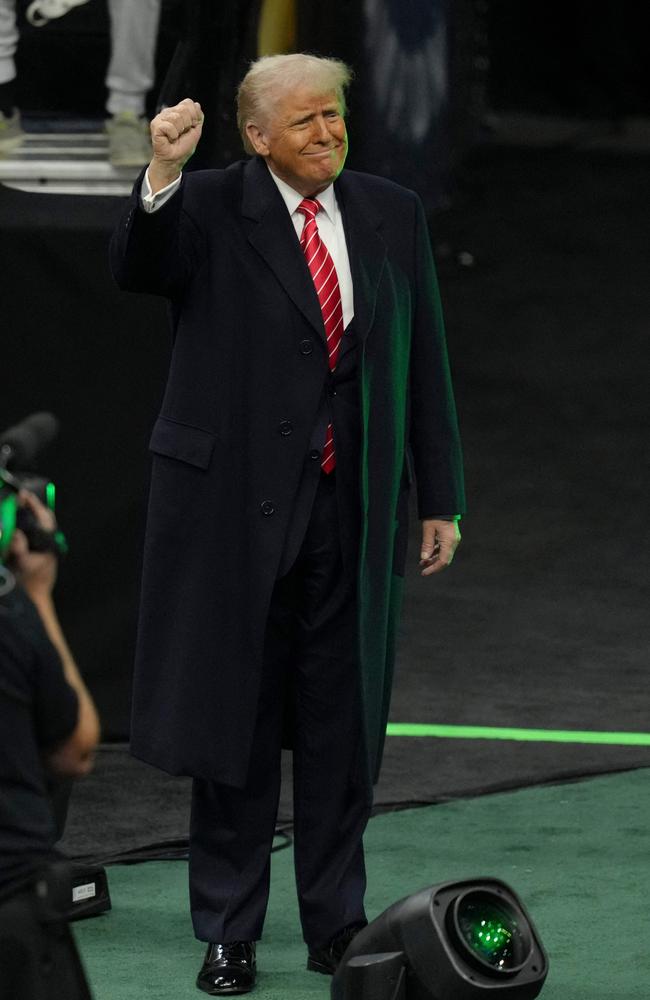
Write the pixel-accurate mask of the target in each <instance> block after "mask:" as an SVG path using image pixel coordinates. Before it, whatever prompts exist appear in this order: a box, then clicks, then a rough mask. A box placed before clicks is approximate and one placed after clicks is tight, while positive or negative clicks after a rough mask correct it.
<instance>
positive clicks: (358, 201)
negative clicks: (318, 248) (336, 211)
mask: <svg viewBox="0 0 650 1000" xmlns="http://www.w3.org/2000/svg"><path fill="white" fill-rule="evenodd" d="M335 190H336V195H337V199H338V201H339V205H340V206H341V211H342V213H343V225H344V228H345V237H346V240H347V245H348V256H349V258H350V270H351V272H352V285H353V288H354V318H355V326H356V328H357V334H358V336H359V338H360V339H361V340H362V341H363V340H365V339H366V337H367V336H368V332H369V330H370V328H371V326H372V323H373V320H374V318H375V307H376V304H377V289H378V287H379V280H380V278H381V274H382V271H383V269H384V265H385V263H386V244H385V242H384V240H383V238H382V236H381V235H380V233H379V229H380V227H381V221H382V220H381V216H380V215H379V214H378V212H377V210H376V208H375V206H374V205H372V204H371V203H370V201H369V200H368V198H367V196H366V194H365V192H364V191H363V188H362V187H361V185H360V184H359V181H358V178H357V177H356V176H355V174H354V173H349V172H347V171H343V173H342V174H341V176H340V177H339V179H338V180H337V181H336V184H335Z"/></svg>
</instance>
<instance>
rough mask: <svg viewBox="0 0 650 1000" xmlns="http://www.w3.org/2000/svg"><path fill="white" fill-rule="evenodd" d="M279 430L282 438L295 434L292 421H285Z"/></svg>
mask: <svg viewBox="0 0 650 1000" xmlns="http://www.w3.org/2000/svg"><path fill="white" fill-rule="evenodd" d="M278 430H279V431H280V434H281V435H282V437H287V436H288V435H289V434H292V433H293V424H292V423H291V421H290V420H283V421H282V423H281V424H280V426H279V427H278Z"/></svg>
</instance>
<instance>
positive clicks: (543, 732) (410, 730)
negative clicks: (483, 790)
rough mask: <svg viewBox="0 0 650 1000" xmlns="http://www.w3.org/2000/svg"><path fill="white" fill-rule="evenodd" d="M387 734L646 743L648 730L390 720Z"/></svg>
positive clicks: (614, 743) (538, 740)
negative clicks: (624, 730)
mask: <svg viewBox="0 0 650 1000" xmlns="http://www.w3.org/2000/svg"><path fill="white" fill-rule="evenodd" d="M386 734H387V735H388V736H419V737H423V736H429V737H431V736H433V737H435V738H437V739H443V740H447V739H451V740H519V741H524V742H529V743H602V744H610V745H613V746H617V745H618V746H629V747H648V746H650V733H604V732H603V733H601V732H595V731H592V730H565V729H505V728H500V727H498V726H439V725H436V724H433V725H429V724H425V723H416V722H413V723H411V722H389V723H388V725H387V727H386Z"/></svg>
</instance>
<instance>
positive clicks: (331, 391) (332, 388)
mask: <svg viewBox="0 0 650 1000" xmlns="http://www.w3.org/2000/svg"><path fill="white" fill-rule="evenodd" d="M327 395H328V396H336V386H335V385H328V387H327Z"/></svg>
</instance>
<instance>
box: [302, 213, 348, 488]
mask: <svg viewBox="0 0 650 1000" xmlns="http://www.w3.org/2000/svg"><path fill="white" fill-rule="evenodd" d="M321 208H322V205H321V204H320V203H319V202H318V201H316V199H315V198H303V200H302V201H301V202H300V204H299V205H298V211H299V212H302V214H303V215H304V216H305V225H304V227H303V230H302V233H301V235H300V246H301V247H302V252H303V253H304V255H305V258H306V260H307V267H308V268H309V271H310V274H311V276H312V278H313V279H314V285H315V286H316V294H317V295H318V301H319V302H320V308H321V312H322V314H323V323H324V324H325V336H326V337H327V350H328V355H329V366H330V371H334V369H335V368H336V362H337V360H338V356H339V349H340V346H341V338H342V336H343V307H342V305H341V290H340V289H339V279H338V277H337V274H336V268H335V267H334V261H333V260H332V258H331V256H330V253H329V250H328V249H327V247H326V246H325V244H324V243H323V241H322V240H321V238H320V233H319V232H318V226H317V225H316V216H317V215H318V213H319V212H320V210H321ZM320 464H321V469H322V470H323V472H332V470H333V469H334V467H335V465H336V456H335V454H334V432H333V428H332V425H331V424H328V425H327V433H326V435H325V445H324V447H323V457H322V459H321V463H320Z"/></svg>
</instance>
